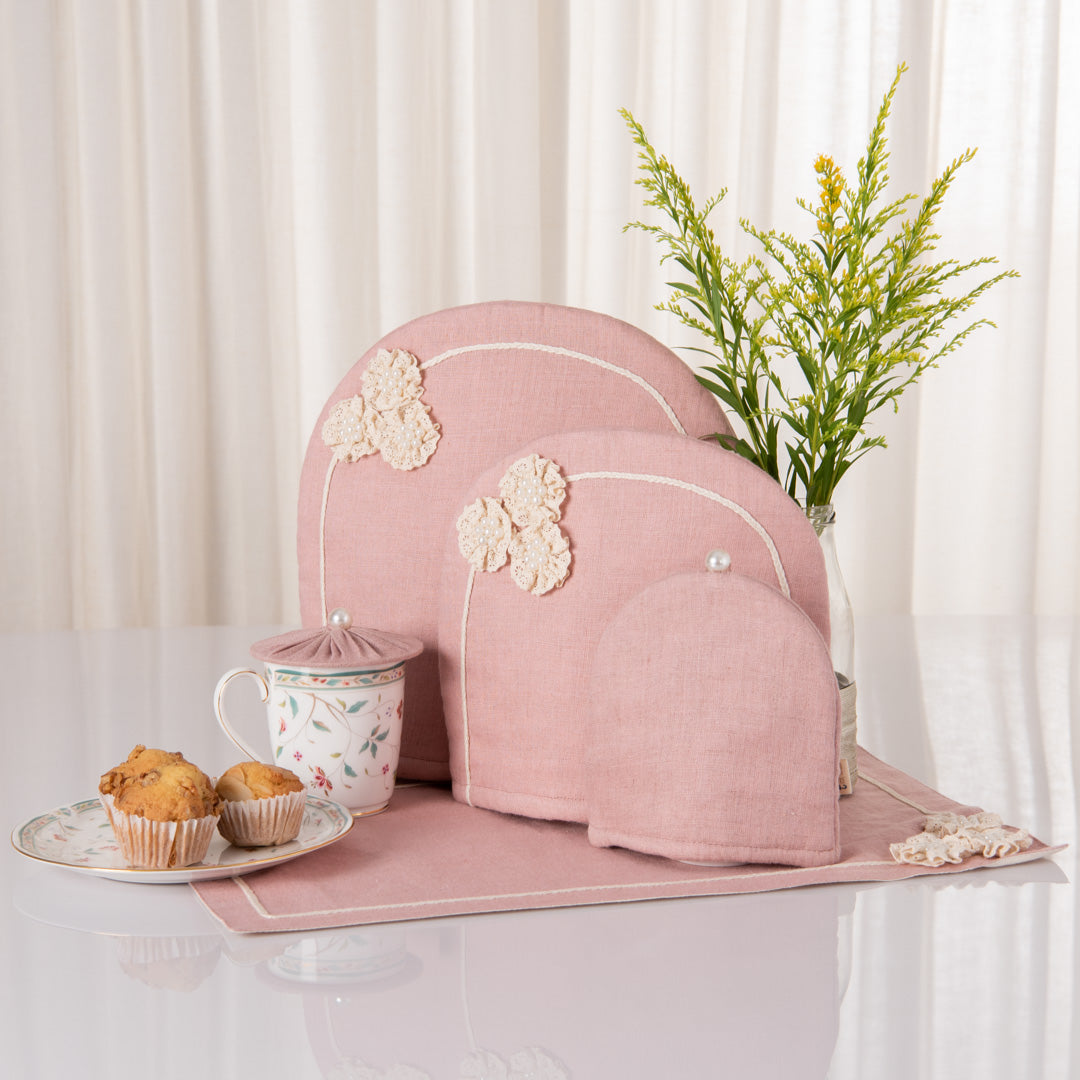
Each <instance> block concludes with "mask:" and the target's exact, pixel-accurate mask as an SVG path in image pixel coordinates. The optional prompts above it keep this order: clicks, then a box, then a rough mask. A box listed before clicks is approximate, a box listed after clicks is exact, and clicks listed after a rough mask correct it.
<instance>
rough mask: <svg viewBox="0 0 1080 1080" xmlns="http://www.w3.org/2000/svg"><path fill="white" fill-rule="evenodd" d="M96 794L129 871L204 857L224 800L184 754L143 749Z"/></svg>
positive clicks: (167, 866) (106, 779) (105, 777)
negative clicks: (98, 796) (129, 868)
mask: <svg viewBox="0 0 1080 1080" xmlns="http://www.w3.org/2000/svg"><path fill="white" fill-rule="evenodd" d="M98 793H99V795H100V797H101V801H102V803H103V804H104V806H105V810H106V812H107V813H108V815H109V821H110V823H111V824H112V827H113V832H114V834H115V835H116V839H117V842H118V843H119V845H120V852H121V854H122V855H123V858H124V861H125V862H126V863H127V864H128V865H129V866H133V867H139V868H141V869H152V870H169V869H176V868H178V867H182V866H191V865H192V864H194V863H197V862H201V861H202V860H203V858H204V857H205V856H206V849H207V848H208V847H209V846H210V841H211V839H212V838H213V835H214V829H215V827H216V826H217V819H218V815H219V814H220V813H221V798H220V797H219V796H218V794H217V792H216V791H215V790H214V786H213V783H212V782H211V780H210V777H208V776H207V775H206V773H204V772H203V771H202V770H201V769H200V768H199V767H198V766H197V765H193V764H192V763H191V762H190V761H187V760H186V759H185V758H184V755H183V754H180V753H172V752H169V751H167V750H156V749H152V748H151V749H148V748H147V747H145V746H143V745H141V744H140V745H139V746H136V747H135V749H134V750H132V751H131V753H130V754H128V756H127V760H126V761H124V762H121V763H120V764H119V765H117V766H116V767H115V768H112V769H110V770H109V771H108V772H107V773H105V774H104V775H103V776H102V777H101V783H100V784H99V785H98Z"/></svg>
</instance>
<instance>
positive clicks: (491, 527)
mask: <svg viewBox="0 0 1080 1080" xmlns="http://www.w3.org/2000/svg"><path fill="white" fill-rule="evenodd" d="M457 530H458V549H459V550H460V551H461V554H462V555H464V556H465V558H466V559H468V560H469V563H470V564H471V565H472V566H475V567H476V569H477V570H485V571H488V572H491V571H493V570H498V569H499V567H500V566H504V565H505V564H506V560H507V551H508V548H509V546H510V534H511V532H512V531H513V525H512V524H511V522H510V515H509V514H508V513H507V512H506V511H505V510H504V509H503V505H502V503H501V502H499V500H498V499H489V498H486V497H485V498H481V499H477V500H476V502H474V503H473V504H472V506H467V507H466V508H465V510H464V511H463V512H462V514H461V517H459V518H458V521H457Z"/></svg>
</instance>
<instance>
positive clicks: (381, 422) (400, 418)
mask: <svg viewBox="0 0 1080 1080" xmlns="http://www.w3.org/2000/svg"><path fill="white" fill-rule="evenodd" d="M423 392H424V388H423V384H422V382H421V378H420V364H419V363H418V362H417V359H416V357H415V356H413V355H412V354H411V353H407V352H405V350H404V349H393V350H387V349H380V350H379V351H378V352H377V353H376V354H375V356H374V358H373V359H372V360H371V361H370V363H369V364H368V366H367V370H366V371H365V372H364V375H363V389H362V391H361V393H360V394H358V395H356V396H355V397H352V398H349V399H347V400H346V401H339V402H338V403H337V405H335V406H334V408H333V410H332V411H331V413H330V415H329V416H328V417H327V420H326V423H325V424H324V425H323V430H322V437H323V442H324V443H325V444H326V445H327V446H329V447H330V448H331V449H332V450H333V451H334V457H335V458H336V459H337V460H338V461H359V460H360V458H362V457H366V456H367V455H368V454H374V453H375V452H376V451H378V452H379V453H380V454H381V455H382V458H383V460H384V461H385V462H386V463H387V464H388V465H390V466H391V467H392V468H395V469H402V470H409V469H416V468H419V467H420V466H421V465H424V464H426V462H427V460H428V458H430V457H431V455H432V454H434V453H435V446H436V444H437V443H438V441H439V425H438V424H436V423H434V422H433V421H432V419H431V415H430V414H431V409H430V408H429V407H428V406H427V405H425V404H424V403H423V402H422V401H421V400H420V398H421V396H422V394H423Z"/></svg>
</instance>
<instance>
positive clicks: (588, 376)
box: [298, 302, 730, 780]
mask: <svg viewBox="0 0 1080 1080" xmlns="http://www.w3.org/2000/svg"><path fill="white" fill-rule="evenodd" d="M598 426H603V427H611V428H630V429H635V430H645V431H657V432H661V431H663V432H669V433H671V434H673V435H675V434H678V435H681V436H682V437H683V438H686V437H687V436H694V437H696V436H702V435H709V434H712V433H714V432H728V431H730V427H729V426H728V424H727V421H726V420H725V419H724V417H723V415H722V413H721V411H720V409H719V407H718V405H717V403H716V399H715V398H713V396H712V395H711V394H709V393H708V392H707V391H706V390H705V389H704V388H703V387H701V386H700V385H699V384H698V382H697V380H696V379H695V378H694V375H693V373H692V372H691V371H690V369H689V368H688V367H687V366H686V364H684V363H683V362H682V360H680V359H679V358H678V357H677V356H676V355H675V354H674V353H673V352H672V351H671V350H670V349H668V348H666V347H665V346H663V345H661V344H660V343H659V342H657V341H655V340H654V339H653V338H651V337H649V336H648V335H647V334H645V333H643V332H642V331H640V330H637V329H635V328H634V327H632V326H630V325H628V324H627V323H624V322H620V321H619V320H618V319H613V318H611V317H609V316H606V315H601V314H598V313H596V312H591V311H581V310H577V309H573V308H567V307H560V306H557V305H551V304H530V303H518V302H499V303H488V304H476V305H472V306H468V307H462V308H453V309H451V310H448V311H441V312H436V313H435V314H432V315H427V316H424V317H423V318H421V319H417V320H415V321H414V322H411V323H408V324H407V325H405V326H402V327H401V328H399V329H398V330H395V331H393V332H392V333H390V334H388V335H387V336H386V337H385V338H383V340H382V341H380V342H378V343H377V344H376V345H375V346H373V347H372V348H371V349H370V350H369V351H368V352H367V353H366V354H365V355H364V356H363V357H361V359H360V360H359V361H358V362H357V363H356V364H355V365H354V367H353V368H352V369H351V370H350V371H349V372H348V374H346V376H345V378H344V379H342V381H341V383H340V385H339V386H338V387H337V389H336V390H335V391H334V393H333V394H332V395H331V397H330V400H329V401H327V403H326V406H325V408H324V409H323V412H322V415H321V416H320V417H319V420H318V423H317V425H316V428H315V431H314V433H313V435H312V438H311V442H310V445H309V447H308V451H307V456H306V458H305V460H304V468H303V473H302V475H301V482H300V505H299V532H298V546H299V559H300V607H301V614H302V617H303V621H304V625H305V626H315V625H319V624H321V623H323V622H324V621H325V619H326V617H327V614H328V612H329V611H330V610H332V609H333V608H335V607H339V606H340V607H345V608H347V609H348V610H350V611H352V612H354V613H355V614H356V615H357V617H358V618H359V617H362V618H363V619H364V620H365V621H367V622H370V623H372V624H374V625H376V626H381V627H385V628H386V629H388V630H392V631H395V632H397V633H402V634H408V635H411V636H414V637H417V638H419V639H420V640H421V641H422V642H423V644H424V653H423V655H422V656H420V657H419V658H417V660H416V661H415V663H414V664H413V665H412V667H411V669H410V673H409V686H408V690H407V695H408V697H407V701H406V711H407V713H408V723H407V725H406V728H405V734H404V743H403V746H402V757H401V763H400V774H401V776H402V777H409V778H412V779H419V780H440V779H447V778H448V777H449V767H448V764H447V758H448V749H447V741H446V728H445V722H444V719H443V711H442V698H441V694H440V686H439V671H438V663H437V657H438V628H437V611H436V608H437V603H436V599H435V598H436V597H437V595H438V589H439V574H440V571H441V568H442V544H443V538H444V537H445V535H446V532H447V529H448V528H450V527H451V526H452V525H453V522H454V520H455V519H456V518H457V515H458V514H459V513H460V511H461V500H462V497H463V495H464V493H465V491H466V490H467V489H468V487H469V484H470V483H471V482H472V480H473V479H474V478H475V477H476V476H477V475H478V474H479V473H481V472H483V471H484V470H485V469H486V468H488V467H489V466H491V465H492V464H493V463H495V462H496V461H499V460H500V459H501V458H502V457H503V456H504V455H505V454H507V453H509V452H510V451H511V450H513V449H514V448H515V447H517V446H520V445H521V444H522V443H524V442H526V441H527V440H529V439H533V438H536V437H537V436H540V435H544V434H548V433H551V432H556V431H567V430H574V429H577V428H583V427H598ZM687 441H688V442H692V440H691V439H687Z"/></svg>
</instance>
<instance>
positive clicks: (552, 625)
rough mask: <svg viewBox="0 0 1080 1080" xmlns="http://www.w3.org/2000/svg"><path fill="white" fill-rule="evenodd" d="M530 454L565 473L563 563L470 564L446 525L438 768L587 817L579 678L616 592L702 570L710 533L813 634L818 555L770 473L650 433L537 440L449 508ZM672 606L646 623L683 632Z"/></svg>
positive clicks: (808, 530)
mask: <svg viewBox="0 0 1080 1080" xmlns="http://www.w3.org/2000/svg"><path fill="white" fill-rule="evenodd" d="M533 453H535V454H538V455H540V456H542V457H544V458H547V459H550V460H552V461H554V462H555V463H556V464H558V465H559V467H560V468H561V470H562V474H563V476H564V478H565V479H566V499H565V502H564V503H563V504H562V507H561V515H562V516H561V520H560V521H559V522H558V526H559V528H560V529H561V530H562V532H563V533H564V534H565V535H566V537H567V538H568V539H569V542H570V551H571V564H570V568H569V576H568V578H567V579H566V581H565V583H564V584H563V585H562V586H561V587H559V588H556V589H554V590H553V591H551V592H549V593H546V594H545V595H543V596H535V595H533V594H531V593H529V592H526V591H524V590H522V589H521V588H519V587H518V586H517V585H516V584H515V582H514V580H513V578H512V577H511V574H510V572H509V570H508V569H507V568H505V567H504V568H503V569H501V570H498V571H496V572H493V573H490V572H480V571H475V572H474V571H473V570H472V569H471V567H470V564H469V563H468V562H467V561H466V560H465V558H464V557H463V556H462V554H461V552H460V550H459V548H458V538H457V532H456V530H455V529H451V530H450V531H449V534H448V536H447V538H446V545H445V549H444V559H445V567H444V571H443V576H442V585H441V595H440V605H439V651H440V669H441V678H442V687H443V704H444V710H445V714H446V723H447V731H448V735H449V740H450V771H451V775H452V778H453V790H454V794H455V797H457V798H459V799H461V800H462V801H463V802H467V803H470V804H471V805H474V806H484V807H487V808H489V809H493V810H502V811H505V812H508V813H515V814H525V815H529V816H532V817H541V818H554V819H561V820H568V821H585V820H587V811H586V800H585V791H586V775H587V768H586V763H585V750H586V746H587V745H588V727H589V722H590V721H589V717H590V715H591V701H590V689H589V682H590V678H591V674H592V667H593V659H594V655H595V651H596V646H597V643H598V642H599V640H600V636H601V634H602V633H603V631H604V629H605V628H606V627H607V625H608V623H609V622H610V621H611V619H612V618H613V617H614V615H615V614H616V612H617V611H618V610H619V609H620V608H621V607H622V605H623V604H624V603H625V602H626V601H627V600H629V598H630V597H631V596H633V595H634V594H635V593H637V592H638V591H640V590H641V589H642V588H644V587H645V586H646V585H648V584H650V583H652V582H654V581H656V580H658V579H660V578H664V577H667V576H669V575H671V574H673V573H677V572H680V571H697V570H700V569H701V568H703V567H704V565H705V559H706V556H707V554H708V552H709V551H711V550H712V549H714V548H723V549H725V550H726V551H727V552H729V553H730V555H731V558H732V565H733V568H734V570H735V571H736V572H738V573H740V574H743V575H744V576H748V577H752V578H755V579H757V580H758V581H761V582H763V583H765V584H766V585H767V586H769V587H770V588H772V589H775V590H777V591H778V592H782V591H783V589H784V588H787V589H788V590H789V592H790V598H791V600H792V601H793V602H794V603H795V604H797V605H798V607H800V608H801V609H802V610H803V611H804V612H805V613H806V614H807V616H808V617H809V619H810V620H811V622H812V623H813V624H814V625H815V626H816V627H817V628H818V630H819V631H820V632H821V634H822V636H823V637H827V636H828V632H829V612H828V587H827V583H826V577H825V563H824V558H823V556H822V552H821V544H820V542H819V541H818V538H817V534H816V533H815V532H814V530H813V527H812V526H811V525H810V524H809V522H808V521H807V519H806V516H805V514H804V513H803V512H802V511H801V510H800V509H799V507H798V506H797V504H796V503H795V502H794V501H793V500H792V499H791V498H790V497H789V496H788V495H787V493H786V492H785V491H784V490H783V489H782V488H781V487H780V485H779V484H777V483H776V482H775V481H773V480H772V479H770V478H769V477H768V476H767V475H766V474H765V473H763V472H762V471H761V470H760V469H758V468H757V467H756V466H754V465H752V464H750V463H749V462H748V461H746V460H744V459H743V458H741V457H739V456H738V455H737V454H734V453H731V452H729V451H726V450H723V449H721V448H720V447H718V446H717V445H716V444H715V443H712V442H703V441H698V440H689V439H685V438H681V437H678V436H674V435H667V434H661V433H652V432H634V431H583V432H568V433H564V434H556V435H552V436H549V437H546V438H543V439H538V440H536V441H534V442H532V443H529V444H527V445H526V446H524V447H521V448H519V449H518V450H517V451H515V452H514V454H512V455H510V456H508V457H507V458H504V459H503V461H501V462H500V463H499V464H497V465H496V466H495V467H494V468H492V469H490V470H489V471H488V472H486V473H485V474H483V475H482V476H480V477H478V478H477V480H476V482H475V483H474V484H473V485H472V487H471V489H470V490H469V491H468V493H467V494H466V495H465V496H464V497H463V499H462V501H461V508H464V507H465V506H467V505H469V504H471V503H472V502H473V501H474V500H475V499H477V498H479V497H482V496H498V494H499V480H500V478H501V477H502V476H503V475H504V473H505V472H506V470H507V469H508V468H509V466H510V465H511V464H512V463H513V462H514V461H516V460H519V459H520V458H522V457H525V456H528V455H530V454H533ZM719 500H723V501H719ZM736 508H737V509H736ZM741 515H744V516H741ZM747 518H750V519H752V521H753V522H755V523H756V525H757V529H755V527H754V526H753V525H751V524H750V523H749V522H748V520H747ZM759 529H760V531H758V530H759ZM763 534H764V535H763ZM770 545H771V550H770ZM686 621H687V620H680V619H678V618H676V619H675V622H674V624H673V625H665V626H660V625H658V626H656V627H655V628H654V630H653V635H654V636H655V635H660V634H665V633H669V632H674V633H677V634H680V635H681V634H682V632H683V631H684V630H685V631H686V632H687V633H692V632H693V628H692V627H689V626H686V625H685V623H686ZM687 670H692V669H691V668H690V667H689V666H688V668H687ZM692 677H694V678H696V677H697V676H696V675H694V676H692Z"/></svg>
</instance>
